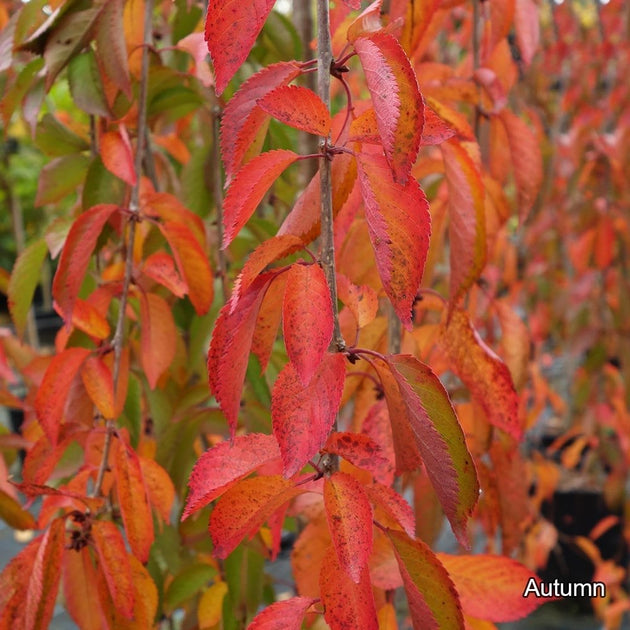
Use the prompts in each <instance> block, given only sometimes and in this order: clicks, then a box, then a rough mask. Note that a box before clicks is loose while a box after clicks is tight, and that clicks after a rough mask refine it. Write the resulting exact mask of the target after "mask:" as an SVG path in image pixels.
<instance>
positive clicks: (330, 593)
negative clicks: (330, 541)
mask: <svg viewBox="0 0 630 630" xmlns="http://www.w3.org/2000/svg"><path fill="white" fill-rule="evenodd" d="M319 586H320V591H321V599H322V604H323V605H324V619H325V620H326V622H327V623H328V625H329V626H330V628H331V630H356V629H357V628H361V630H378V621H377V618H376V606H375V605H374V595H373V593H372V585H371V584H370V574H369V571H368V569H367V567H366V568H364V569H363V571H361V575H360V579H359V582H358V583H355V582H353V581H352V580H351V579H350V577H349V576H348V574H347V573H346V571H344V570H343V568H342V567H341V564H340V563H339V558H338V557H337V553H336V552H335V548H334V547H333V546H332V545H331V546H330V547H329V549H328V552H327V553H326V555H325V556H324V561H323V562H322V568H321V571H320V573H319Z"/></svg>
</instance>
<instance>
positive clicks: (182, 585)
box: [164, 564, 217, 614]
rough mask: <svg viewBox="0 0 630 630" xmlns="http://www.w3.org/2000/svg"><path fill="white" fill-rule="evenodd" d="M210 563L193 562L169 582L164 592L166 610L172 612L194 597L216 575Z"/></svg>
mask: <svg viewBox="0 0 630 630" xmlns="http://www.w3.org/2000/svg"><path fill="white" fill-rule="evenodd" d="M216 573H217V571H216V569H215V568H214V567H211V566H210V565H209V564H193V565H191V566H189V567H186V568H185V569H183V570H182V571H180V572H179V573H178V574H177V575H176V576H175V577H174V579H173V581H172V582H171V583H170V584H169V586H168V588H167V589H166V593H165V594H164V610H165V612H166V613H167V614H168V613H172V612H173V611H174V610H175V609H176V608H179V607H180V606H181V605H182V604H184V603H185V602H187V601H189V600H190V599H192V598H193V597H194V596H195V595H196V594H197V593H198V592H199V591H200V590H201V589H202V588H203V587H204V586H207V584H208V582H209V581H210V580H211V579H212V578H213V577H214V576H215V575H216Z"/></svg>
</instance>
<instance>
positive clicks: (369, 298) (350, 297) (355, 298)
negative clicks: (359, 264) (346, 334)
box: [337, 273, 378, 328]
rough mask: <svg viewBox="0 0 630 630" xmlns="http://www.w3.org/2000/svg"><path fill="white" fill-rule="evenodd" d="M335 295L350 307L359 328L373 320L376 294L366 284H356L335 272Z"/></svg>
mask: <svg viewBox="0 0 630 630" xmlns="http://www.w3.org/2000/svg"><path fill="white" fill-rule="evenodd" d="M337 296H338V297H339V299H340V300H341V301H342V302H343V303H344V304H345V305H346V306H347V307H348V308H349V309H350V311H351V312H352V314H353V315H354V317H355V319H356V320H357V325H358V326H359V328H363V326H367V325H368V324H369V323H370V322H372V321H374V318H375V317H376V313H377V312H378V295H377V294H376V291H374V289H373V288H372V287H370V286H368V285H367V284H363V285H361V286H357V285H356V284H353V283H352V282H350V280H348V277H347V276H344V275H343V274H341V273H337Z"/></svg>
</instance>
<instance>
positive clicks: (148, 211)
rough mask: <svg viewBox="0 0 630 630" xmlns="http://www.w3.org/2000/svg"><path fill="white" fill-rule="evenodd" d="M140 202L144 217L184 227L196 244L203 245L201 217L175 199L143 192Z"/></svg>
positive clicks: (203, 233) (204, 237)
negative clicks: (191, 234) (190, 233)
mask: <svg viewBox="0 0 630 630" xmlns="http://www.w3.org/2000/svg"><path fill="white" fill-rule="evenodd" d="M141 202H142V212H143V214H145V215H146V216H148V217H155V218H159V219H161V220H162V223H164V224H166V223H169V222H171V221H172V222H174V223H179V224H181V225H184V226H186V227H187V228H188V229H189V230H191V232H192V233H193V237H194V239H195V240H196V241H197V243H205V241H206V228H205V227H204V224H203V221H202V220H201V217H200V216H198V215H196V214H195V213H194V212H192V211H191V210H189V209H188V208H187V207H186V206H185V205H184V204H183V203H182V202H181V201H179V200H178V199H177V197H175V196H173V195H171V194H170V193H156V192H146V193H145V192H143V194H142V197H141ZM165 238H166V236H165ZM176 243H177V241H176ZM171 247H172V246H171Z"/></svg>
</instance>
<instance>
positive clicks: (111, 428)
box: [92, 0, 154, 497]
mask: <svg viewBox="0 0 630 630" xmlns="http://www.w3.org/2000/svg"><path fill="white" fill-rule="evenodd" d="M153 1H154V0H147V1H146V4H145V7H144V41H143V47H142V67H141V74H140V90H139V94H138V134H137V146H136V156H135V164H134V166H135V170H136V183H135V185H134V186H133V188H132V189H131V198H130V200H129V211H130V212H131V216H130V219H129V221H128V223H127V229H126V232H127V234H126V235H125V237H123V258H124V260H125V276H124V279H123V286H122V292H121V296H120V307H119V311H118V319H117V321H116V331H115V333H114V338H113V340H112V347H113V349H114V366H113V370H112V379H113V382H114V400H117V395H118V377H119V374H120V361H121V357H122V349H123V328H124V324H125V311H126V310H127V298H128V296H129V286H130V285H131V274H132V271H133V243H134V240H135V236H136V222H137V219H138V214H139V211H140V179H141V173H142V165H143V162H144V157H145V155H144V153H145V146H146V140H147V135H148V134H147V93H148V84H149V47H150V45H151V43H152V35H153V29H152V22H153ZM115 430H116V423H115V421H114V420H108V421H107V432H106V434H105V444H104V446H103V457H102V460H101V465H100V466H99V470H98V475H97V477H96V483H95V484H94V490H93V491H92V496H95V497H96V496H98V495H99V494H100V492H101V487H102V485H103V479H104V477H105V471H106V470H107V460H108V458H109V451H110V449H111V444H112V436H113V435H114V432H115Z"/></svg>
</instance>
